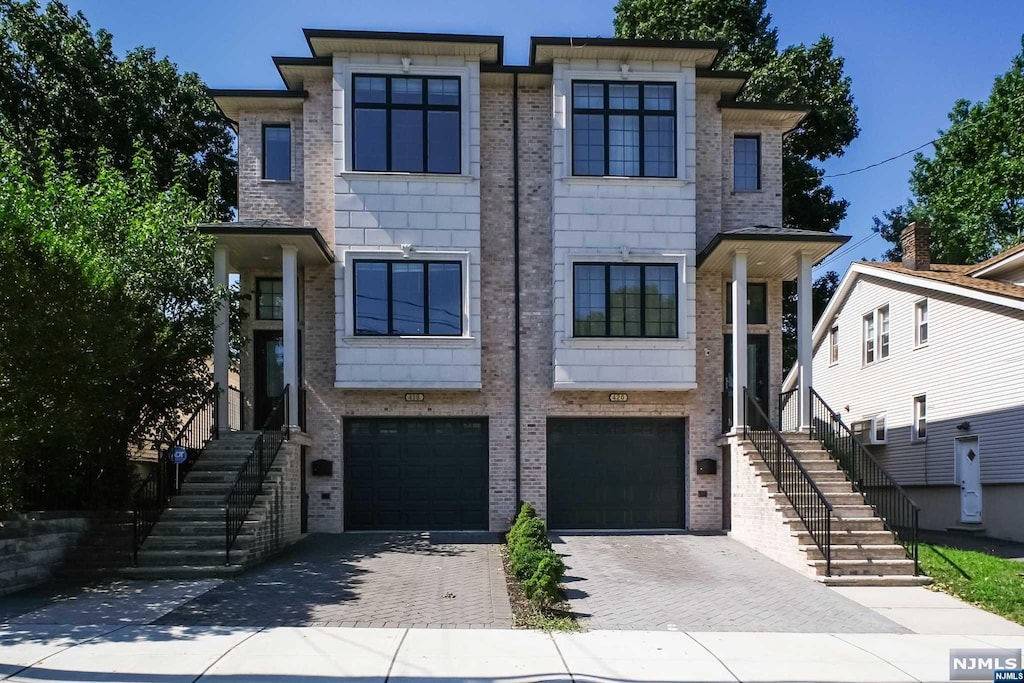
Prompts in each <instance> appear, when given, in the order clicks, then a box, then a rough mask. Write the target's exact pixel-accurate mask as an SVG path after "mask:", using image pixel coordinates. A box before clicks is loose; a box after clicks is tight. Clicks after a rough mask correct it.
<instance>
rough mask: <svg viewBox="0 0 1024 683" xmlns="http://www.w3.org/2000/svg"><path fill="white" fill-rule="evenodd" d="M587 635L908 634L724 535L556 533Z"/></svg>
mask: <svg viewBox="0 0 1024 683" xmlns="http://www.w3.org/2000/svg"><path fill="white" fill-rule="evenodd" d="M552 540H553V541H554V549H555V551H556V552H558V553H560V554H562V555H564V559H565V564H566V567H567V569H566V576H565V580H564V585H565V588H566V593H567V595H568V598H569V604H570V606H571V607H572V610H573V612H575V613H576V615H577V617H578V618H579V620H580V623H581V624H582V625H583V626H584V627H585V628H588V629H641V630H672V631H675V630H678V631H788V632H801V633H815V632H818V633H906V632H908V631H907V630H906V629H904V628H903V627H901V626H899V625H897V624H895V623H893V622H891V621H889V620H888V619H886V618H884V617H882V616H880V615H878V614H877V613H875V612H873V611H872V610H870V609H868V608H866V607H863V606H861V605H858V604H857V603H855V602H853V601H851V600H848V599H847V598H845V597H843V596H841V595H839V594H838V593H835V592H834V591H831V590H830V589H828V588H826V587H825V586H823V585H821V584H819V583H817V582H816V581H813V580H811V579H809V578H806V577H804V576H801V575H799V574H797V573H796V572H794V571H792V570H791V569H788V568H787V567H784V566H782V565H780V564H778V563H777V562H774V561H772V560H770V559H768V558H767V557H765V556H764V555H761V554H760V553H758V552H756V551H754V550H751V549H750V548H748V547H747V546H745V545H743V544H741V543H739V542H737V541H734V540H732V539H730V538H728V537H726V536H697V535H688V534H640V533H637V534H614V535H610V534H583V533H581V534H553V535H552Z"/></svg>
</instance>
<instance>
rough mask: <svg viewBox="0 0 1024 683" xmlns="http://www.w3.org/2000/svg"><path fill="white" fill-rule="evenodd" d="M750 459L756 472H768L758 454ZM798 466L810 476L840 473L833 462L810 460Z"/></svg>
mask: <svg viewBox="0 0 1024 683" xmlns="http://www.w3.org/2000/svg"><path fill="white" fill-rule="evenodd" d="M751 459H752V461H753V463H754V467H756V468H757V470H758V471H760V472H768V471H769V468H768V463H766V462H765V461H764V460H762V459H761V456H760V455H759V454H757V453H755V454H754V455H753V456H752V457H751ZM800 464H801V465H803V467H804V469H805V470H807V471H808V472H809V473H810V474H811V475H814V474H816V473H818V472H842V470H841V469H839V465H837V464H836V462H835V461H834V460H810V461H807V462H801V463H800ZM843 476H845V473H843Z"/></svg>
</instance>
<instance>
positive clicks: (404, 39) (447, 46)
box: [302, 28, 505, 64]
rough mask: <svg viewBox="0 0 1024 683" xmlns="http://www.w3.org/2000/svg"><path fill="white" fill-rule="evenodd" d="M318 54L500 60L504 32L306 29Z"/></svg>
mask: <svg viewBox="0 0 1024 683" xmlns="http://www.w3.org/2000/svg"><path fill="white" fill-rule="evenodd" d="M302 32H303V34H304V35H305V36H306V43H308V44H309V51H310V53H311V54H312V55H313V56H314V57H331V56H332V55H334V54H335V53H345V54H353V53H360V52H361V53H369V54H397V55H428V56H435V57H442V56H443V57H469V58H476V59H479V60H480V61H481V62H493V63H497V64H500V63H501V61H502V59H503V56H504V44H505V39H504V37H503V36H485V35H476V34H461V33H409V32H402V31H338V30H332V29H317V28H305V29H302Z"/></svg>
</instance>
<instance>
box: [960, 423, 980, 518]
mask: <svg viewBox="0 0 1024 683" xmlns="http://www.w3.org/2000/svg"><path fill="white" fill-rule="evenodd" d="M956 471H957V475H958V476H959V477H960V521H961V522H966V523H972V524H980V523H981V451H980V450H979V449H978V437H976V436H967V437H963V438H961V439H957V440H956Z"/></svg>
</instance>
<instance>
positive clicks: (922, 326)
mask: <svg viewBox="0 0 1024 683" xmlns="http://www.w3.org/2000/svg"><path fill="white" fill-rule="evenodd" d="M927 343H928V299H921V300H920V301H918V302H917V303H916V304H914V345H915V346H924V345H925V344H927Z"/></svg>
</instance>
